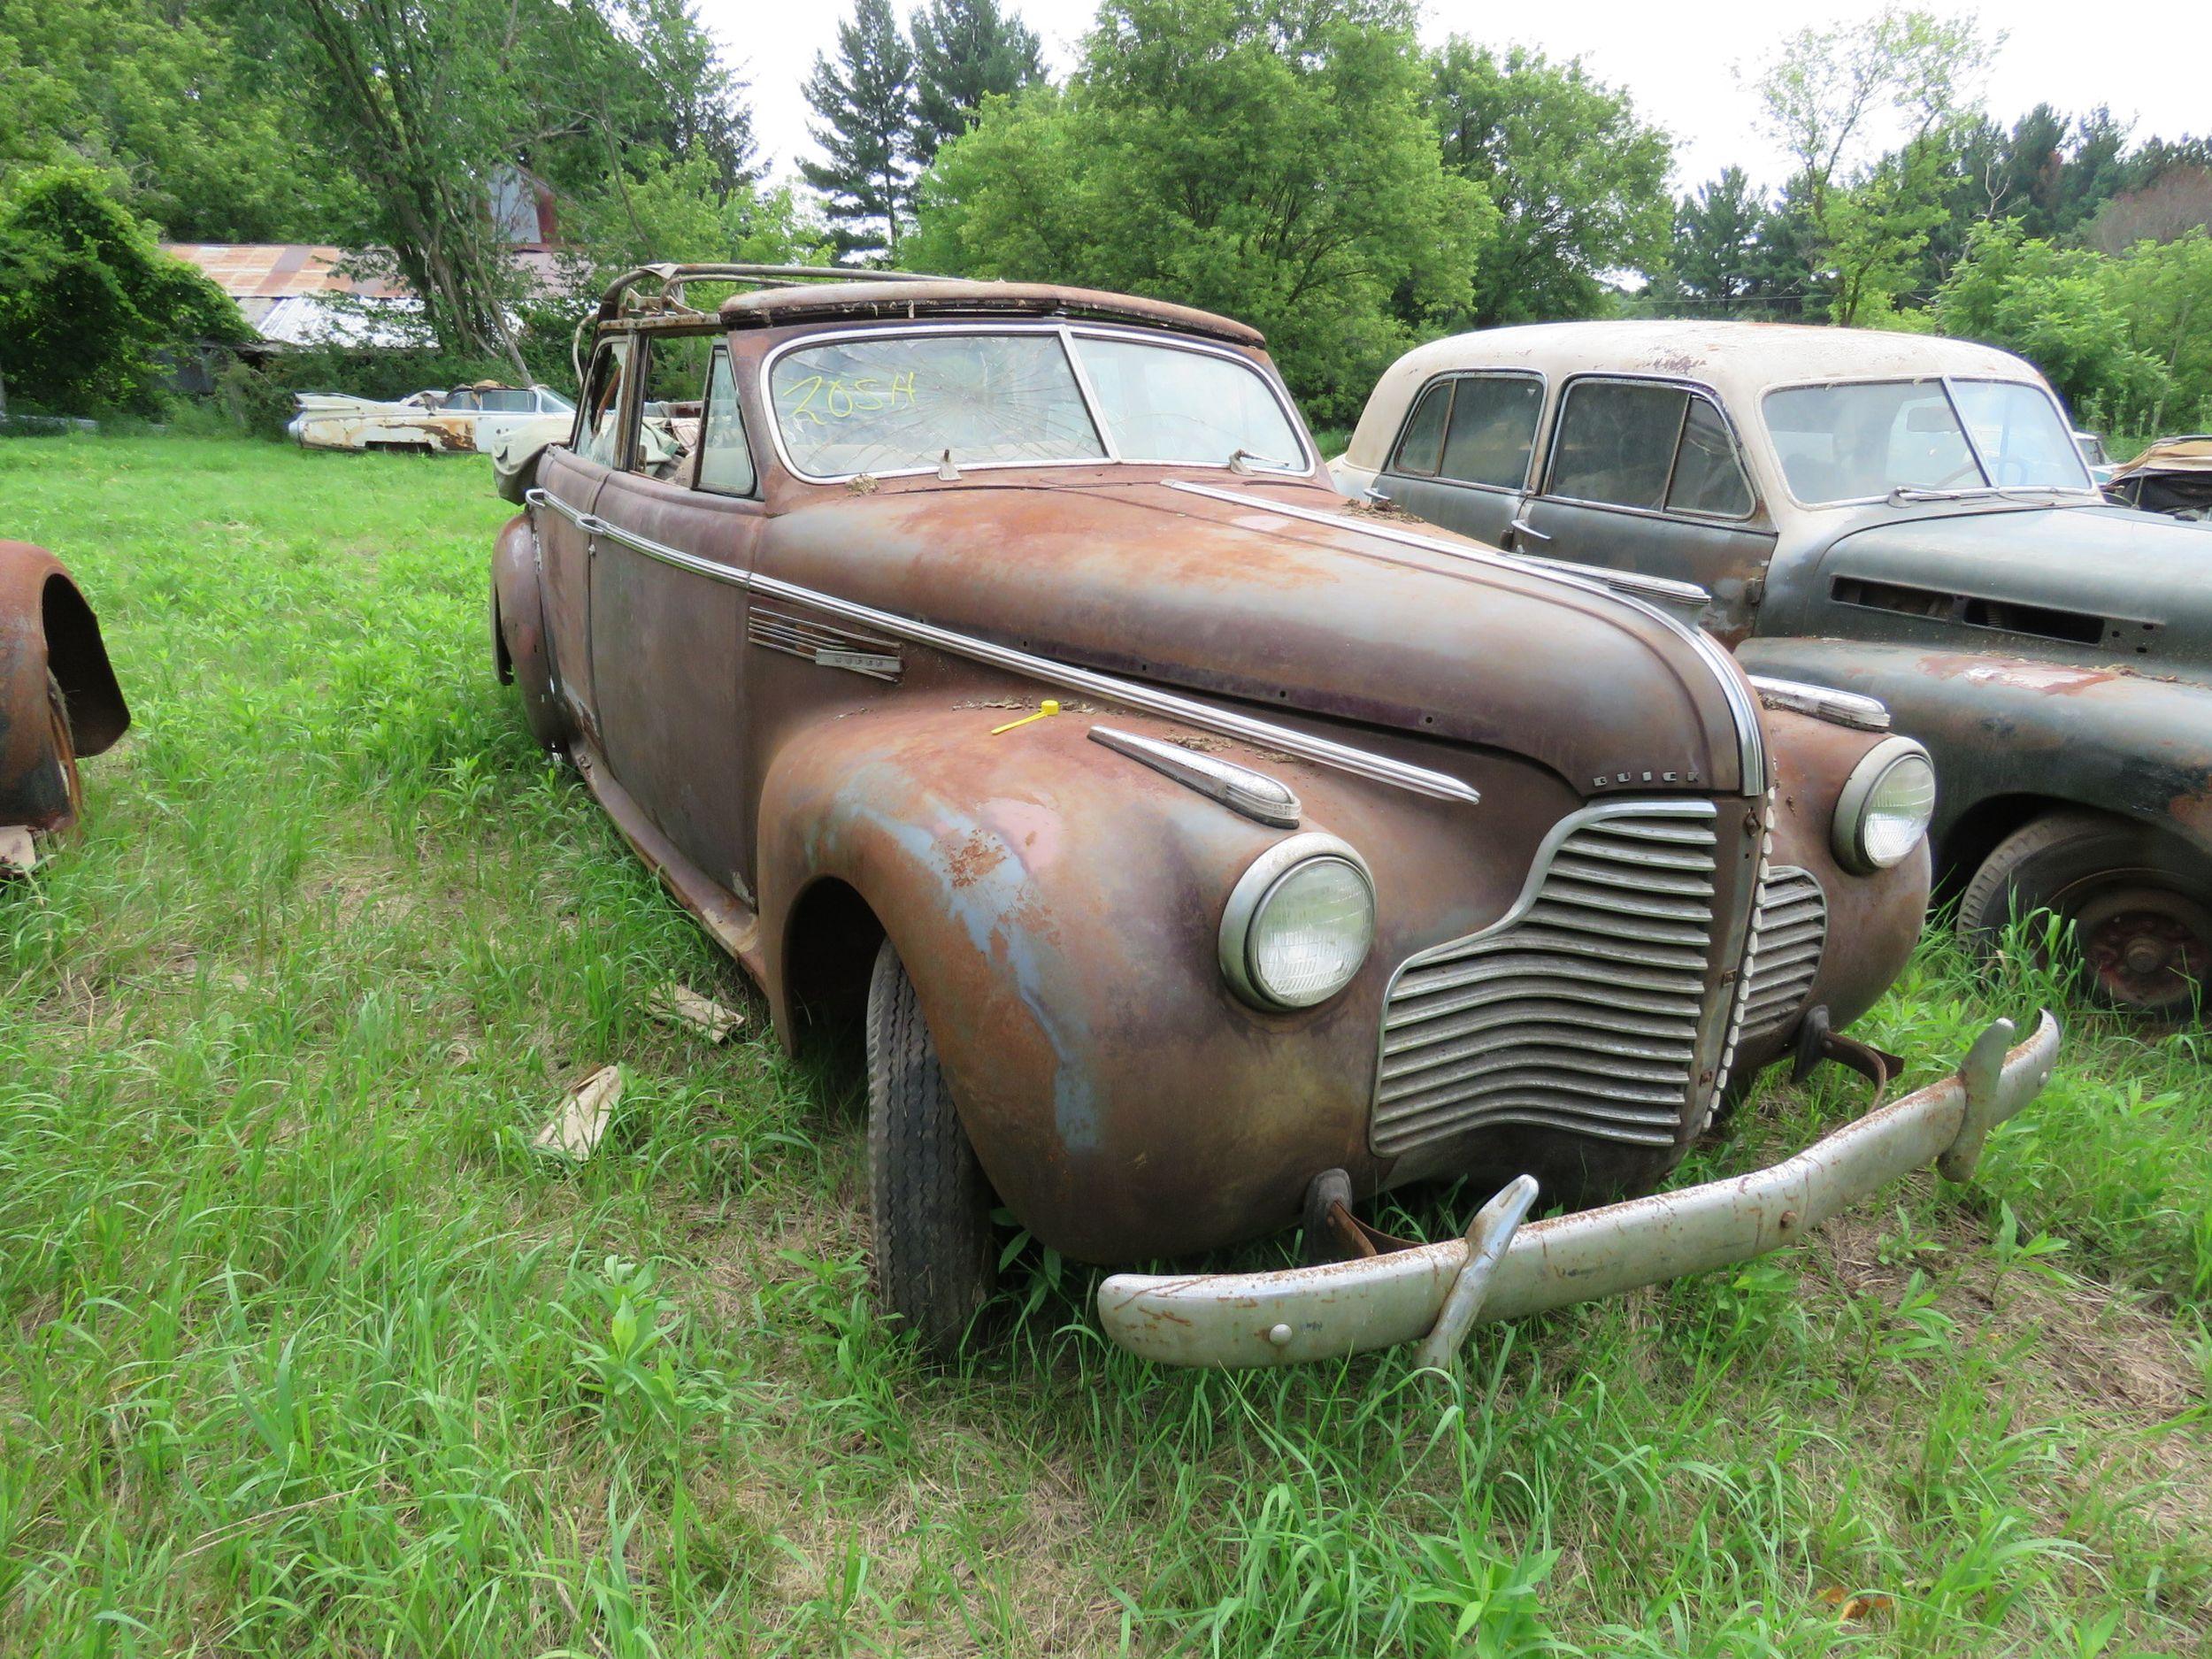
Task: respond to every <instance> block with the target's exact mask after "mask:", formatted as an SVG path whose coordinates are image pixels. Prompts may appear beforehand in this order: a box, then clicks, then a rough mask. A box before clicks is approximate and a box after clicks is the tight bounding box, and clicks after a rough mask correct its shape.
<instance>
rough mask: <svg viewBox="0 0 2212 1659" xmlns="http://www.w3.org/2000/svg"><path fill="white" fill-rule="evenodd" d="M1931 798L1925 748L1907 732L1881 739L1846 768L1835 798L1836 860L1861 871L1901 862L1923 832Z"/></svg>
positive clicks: (1867, 872) (1931, 768) (1930, 815)
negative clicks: (1845, 776) (1841, 784)
mask: <svg viewBox="0 0 2212 1659" xmlns="http://www.w3.org/2000/svg"><path fill="white" fill-rule="evenodd" d="M1935 798H1936V780H1935V767H1934V765H1933V764H1931V762H1930V761H1929V759H1928V751H1927V750H1926V749H1923V748H1921V747H1920V745H1919V744H1917V743H1916V742H1914V741H1912V739H1910V738H1909V737H1890V738H1885V739H1883V740H1882V741H1880V742H1878V743H1877V744H1875V746H1874V747H1873V748H1872V749H1869V750H1867V752H1866V754H1865V755H1864V756H1863V757H1861V759H1860V761H1859V764H1857V765H1856V766H1854V767H1853V768H1852V769H1851V776H1850V777H1849V778H1848V779H1847V780H1845V782H1844V786H1843V794H1842V795H1841V796H1839V798H1838V800H1837V802H1836V823H1835V836H1834V840H1835V849H1836V857H1837V860H1838V861H1839V863H1840V864H1842V865H1843V866H1844V868H1845V869H1847V870H1851V871H1855V872H1857V873H1858V874H1860V875H1863V876H1866V875H1872V874H1873V873H1874V872H1876V871H1877V870H1887V869H1888V868H1890V867H1891V866H1892V865H1893V864H1900V863H1901V862H1903V860H1904V859H1905V858H1906V857H1907V856H1909V854H1910V853H1911V851H1912V849H1914V848H1916V847H1917V846H1918V845H1919V844H1920V838H1921V837H1922V836H1924V835H1925V834H1926V833H1928V820H1929V819H1930V818H1933V817H1934V816H1935Z"/></svg>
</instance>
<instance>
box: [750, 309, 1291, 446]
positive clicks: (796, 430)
mask: <svg viewBox="0 0 2212 1659" xmlns="http://www.w3.org/2000/svg"><path fill="white" fill-rule="evenodd" d="M1075 344H1076V349H1077V350H1078V351H1079V353H1080V355H1081V357H1082V359H1083V366H1084V370H1085V373H1087V374H1088V375H1089V377H1090V380H1091V383H1092V386H1093V387H1094V388H1095V390H1096V392H1097V396H1098V410H1097V415H1096V418H1095V419H1094V416H1093V413H1092V411H1091V409H1090V407H1089V406H1088V405H1087V403H1086V402H1085V400H1084V396H1083V388H1082V387H1081V385H1080V384H1079V382H1078V380H1077V379H1076V375H1075V371H1074V369H1073V367H1072V366H1071V365H1070V363H1069V361H1068V357H1067V352H1066V349H1064V347H1063V345H1062V343H1061V339H1060V336H1059V335H1057V334H902V335H893V336H888V337H880V338H875V339H865V340H852V341H840V342H828V343H825V344H822V345H818V346H810V347H807V348H805V349H802V350H798V351H794V352H791V353H789V354H788V355H787V356H785V357H782V358H781V359H780V360H779V361H778V362H777V364H776V365H775V369H774V372H773V374H772V377H771V380H772V385H771V394H772V403H773V404H774V407H775V413H776V422H777V425H778V426H779V427H780V430H781V432H782V434H783V441H784V445H785V447H786V449H788V450H789V451H790V455H791V459H792V462H793V464H794V465H795V467H796V468H797V469H798V470H799V471H800V472H805V473H808V474H810V475H811V476H813V477H816V478H837V477H843V476H847V475H849V474H853V473H858V472H875V473H881V472H910V471H913V470H916V469H918V468H923V467H931V466H937V465H941V464H942V463H943V462H944V461H946V460H947V459H948V458H949V460H950V461H951V462H952V464H953V465H955V466H980V465H1020V464H1022V463H1025V462H1043V461H1100V460H1106V459H1109V458H1118V459H1122V460H1132V461H1156V462H1171V463H1177V464H1182V463H1190V464H1194V465H1207V466H1225V465H1228V464H1229V463H1230V461H1231V460H1232V459H1233V458H1234V457H1239V456H1241V457H1243V458H1244V460H1245V461H1246V462H1247V463H1248V464H1256V465H1262V466H1267V467H1287V468H1294V469H1295V468H1302V467H1303V465H1305V462H1304V457H1303V456H1302V451H1301V449H1300V445H1299V442H1298V437H1297V434H1296V431H1295V429H1294V427H1293V426H1292V425H1291V422H1290V419H1289V418H1288V417H1287V416H1286V414H1285V413H1284V412H1283V409H1282V406H1281V405H1280V404H1279V403H1278V402H1277V401H1276V399H1275V396H1274V394H1273V393H1272V391H1271V389H1270V388H1269V387H1268V385H1267V382H1266V381H1265V380H1263V379H1262V378H1261V376H1260V375H1258V374H1257V373H1255V372H1253V371H1252V370H1251V369H1248V368H1247V367H1245V366H1244V365H1242V364H1241V363H1239V362H1235V361H1233V360H1232V359H1230V358H1227V357H1212V356H1210V355H1207V354H1204V353H1201V352H1194V351H1185V350H1179V349H1172V348H1167V347H1160V346H1153V345H1148V344H1145V343H1144V342H1139V341H1125V340H1118V339H1116V340H1109V339H1096V338H1089V337H1082V336H1079V337H1078V338H1077V340H1076V342H1075ZM1101 426H1103V427H1104V429H1105V431H1106V432H1107V433H1108V434H1111V438H1112V442H1113V446H1114V455H1113V456H1112V457H1110V456H1109V453H1108V449H1107V446H1106V442H1105V439H1104V438H1103V437H1102V435H1101V430H1100V429H1101Z"/></svg>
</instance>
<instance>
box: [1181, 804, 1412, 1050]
mask: <svg viewBox="0 0 2212 1659" xmlns="http://www.w3.org/2000/svg"><path fill="white" fill-rule="evenodd" d="M1324 861H1334V862H1336V863H1339V864H1346V865H1348V866H1349V867H1350V868H1351V869H1352V870H1353V871H1355V872H1357V874H1358V876H1359V879H1360V881H1361V883H1362V884H1363V886H1364V887H1365V888H1366V891H1367V938H1366V941H1365V942H1364V943H1363V945H1362V946H1361V948H1360V950H1359V952H1358V955H1357V956H1356V957H1355V959H1354V960H1353V962H1352V965H1351V967H1350V969H1349V970H1348V972H1346V973H1345V974H1344V975H1343V977H1342V978H1341V979H1339V980H1338V981H1337V983H1335V984H1334V985H1333V986H1331V987H1329V988H1328V989H1327V990H1326V991H1325V992H1322V993H1321V994H1319V995H1314V996H1310V997H1302V998H1288V997H1285V996H1283V995H1279V993H1277V992H1275V991H1273V990H1271V989H1270V988H1269V987H1268V986H1267V985H1266V983H1265V980H1264V976H1263V973H1262V972H1261V971H1260V969H1259V965H1258V964H1257V962H1256V958H1255V954H1254V949H1253V942H1254V930H1255V926H1256V924H1257V923H1258V922H1259V920H1260V918H1262V916H1263V914H1264V912H1265V910H1266V908H1267V903H1268V901H1269V899H1270V898H1271V896H1273V895H1274V894H1275V893H1276V892H1277V891H1278V890H1279V888H1280V887H1282V885H1283V883H1284V882H1285V881H1286V880H1288V879H1290V878H1291V877H1292V876H1294V874H1296V872H1298V871H1300V870H1301V869H1303V868H1304V867H1305V866H1307V865H1309V864H1316V863H1320V862H1324ZM1374 948H1375V877H1374V873H1373V872H1371V871H1370V870H1369V869H1368V867H1367V861H1366V860H1365V859H1364V858H1362V857H1361V856H1359V854H1358V853H1357V852H1356V851H1355V850H1354V849H1352V847H1351V845H1350V844H1349V843H1348V842H1346V841H1341V840H1340V839H1339V838H1338V837H1336V836H1334V835H1330V834H1327V833H1323V832H1322V831H1319V830H1309V831H1307V832H1306V833H1303V834H1300V835H1287V836H1285V837H1284V838H1283V839H1282V840H1281V841H1277V842H1276V843H1275V844H1274V845H1272V846H1271V847H1270V848H1268V849H1266V850H1265V851H1264V852H1263V853H1261V854H1260V856H1258V857H1256V858H1255V859H1254V860H1253V861H1252V862H1251V863H1250V864H1247V865H1246V866H1245V869H1244V873H1243V874H1242V875H1240V876H1239V877H1238V878H1237V881H1236V885H1235V886H1234V887H1232V888H1231V889H1230V890H1229V902H1228V903H1227V904H1226V905H1225V906H1224V907H1223V910H1222V912H1221V929H1220V933H1219V950H1220V956H1221V972H1222V975H1223V977H1224V978H1225V979H1227V980H1228V981H1229V986H1230V988H1231V989H1232V990H1233V991H1234V992H1235V993H1236V994H1237V995H1238V996H1239V997H1240V998H1241V999H1242V1000H1243V1001H1244V1002H1248V1003H1250V1004H1251V1005H1252V1006H1253V1007H1254V1008H1256V1009H1259V1010H1262V1011H1263V1012H1264V1013H1271V1014H1281V1013H1296V1012H1298V1011H1300V1010H1303V1009H1308V1008H1318V1007H1319V1006H1320V1005H1321V1004H1322V1003H1324V1002H1328V1001H1329V1000H1330V999H1331V998H1333V997H1335V996H1338V995H1341V994H1342V992H1343V990H1344V988H1345V987H1347V986H1348V985H1349V984H1350V983H1351V982H1352V981H1353V980H1354V979H1357V978H1358V977H1359V972H1360V970H1361V969H1362V968H1363V967H1364V966H1365V965H1366V962H1367V958H1368V956H1370V955H1371V953H1372V952H1373V950H1374Z"/></svg>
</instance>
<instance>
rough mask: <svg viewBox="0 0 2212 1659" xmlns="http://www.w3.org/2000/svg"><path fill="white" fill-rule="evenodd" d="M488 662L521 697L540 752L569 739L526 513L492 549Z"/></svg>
mask: <svg viewBox="0 0 2212 1659" xmlns="http://www.w3.org/2000/svg"><path fill="white" fill-rule="evenodd" d="M491 601H492V603H491V625H492V662H493V665H494V668H495V672H497V674H498V676H499V679H500V681H501V683H502V684H507V683H510V682H511V683H512V684H513V685H514V686H515V687H517V689H518V690H519V691H520V693H521V694H522V716H523V719H524V721H525V722H526V724H527V725H528V726H529V727H530V735H531V736H532V737H533V738H534V739H535V740H536V741H537V744H538V747H539V748H541V749H555V748H557V747H559V746H560V745H561V744H562V743H563V742H564V741H566V739H567V737H568V727H567V723H566V721H565V719H564V718H562V714H561V706H560V700H559V696H558V695H557V694H558V682H557V680H556V679H555V678H554V668H553V653H552V644H551V641H550V640H549V637H548V635H547V633H546V626H545V603H544V592H543V581H542V576H541V570H540V565H539V550H538V536H537V531H536V530H535V529H534V527H533V526H532V525H531V522H530V515H529V514H528V513H517V514H516V515H515V516H514V517H513V518H510V519H509V520H508V521H507V522H506V524H505V526H503V527H502V529H501V530H500V533H499V539H498V541H496V542H495V543H494V544H493V548H492V584H491Z"/></svg>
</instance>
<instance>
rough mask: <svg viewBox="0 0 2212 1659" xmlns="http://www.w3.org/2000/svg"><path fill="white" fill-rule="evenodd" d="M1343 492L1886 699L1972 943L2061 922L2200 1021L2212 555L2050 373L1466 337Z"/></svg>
mask: <svg viewBox="0 0 2212 1659" xmlns="http://www.w3.org/2000/svg"><path fill="white" fill-rule="evenodd" d="M1335 477H1336V479H1337V481H1338V483H1339V485H1340V487H1341V488H1343V489H1345V490H1346V491H1347V492H1348V493H1350V494H1352V495H1357V496H1361V497H1363V498H1374V499H1379V500H1381V501H1385V502H1388V503H1394V504H1396V505H1397V506H1399V507H1402V508H1404V509H1405V510H1407V511H1409V512H1410V513H1413V514H1415V515H1417V516H1418V517H1420V518H1425V519H1428V520H1430V521H1432V523H1435V524H1438V525H1441V526H1448V527H1449V528H1451V529H1454V530H1458V531H1461V532H1463V533H1464V534H1469V535H1472V536H1474V537H1477V538H1478V539H1479V540H1481V541H1486V542H1488V543H1490V544H1491V545H1493V546H1494V547H1498V548H1501V549H1506V550H1508V551H1510V552H1511V553H1513V554H1515V555H1517V556H1520V557H1527V558H1531V559H1533V560H1535V561H1537V562H1538V563H1540V564H1544V563H1549V564H1553V565H1555V564H1557V563H1558V562H1562V561H1563V562H1565V563H1567V564H1568V565H1571V566H1573V567H1575V568H1581V569H1588V568H1591V567H1599V568H1604V569H1611V570H1616V571H1624V572H1643V573H1646V574H1648V575H1651V576H1656V577H1664V578H1667V579H1670V580H1680V581H1687V582H1692V583H1694V584H1696V585H1697V586H1698V587H1700V588H1702V589H1704V590H1705V600H1704V606H1703V611H1702V617H1703V621H1704V623H1705V626H1707V627H1708V628H1709V630H1711V632H1712V633H1714V634H1716V635H1717V636H1718V637H1719V638H1720V639H1722V640H1723V641H1725V642H1727V643H1728V644H1729V645H1730V646H1732V647H1733V648H1734V649H1735V650H1736V653H1737V655H1738V657H1740V659H1741V660H1742V662H1743V664H1744V665H1745V666H1746V667H1747V668H1748V669H1750V670H1752V671H1753V672H1755V673H1758V674H1766V675H1775V676H1779V677H1783V678H1786V679H1792V680H1802V681H1809V682H1813V683H1816V684H1818V685H1824V686H1831V687H1843V688H1847V689H1849V690H1852V691H1855V692H1861V693H1864V694H1866V695H1871V696H1875V697H1878V698H1879V699H1880V700H1881V701H1882V702H1884V703H1886V704H1887V705H1888V707H1889V708H1890V709H1891V710H1892V711H1893V713H1894V715H1895V718H1896V720H1897V724H1898V727H1899V729H1900V730H1901V731H1905V732H1908V733H1911V734H1912V735H1914V736H1916V737H1917V738H1919V739H1920V740H1921V741H1924V743H1926V744H1927V745H1928V748H1929V749H1930V751H1931V752H1932V754H1933V756H1934V757H1935V762H1936V769H1937V774H1938V780H1939V785H1938V794H1937V804H1936V814H1935V819H1934V825H1933V834H1934V837H1935V846H1936V851H1937V857H1938V862H1939V865H1940V866H1941V867H1942V868H1943V869H1944V870H1946V871H1947V872H1949V873H1950V874H1952V875H1953V876H1955V879H1956V886H1957V889H1958V891H1959V894H1960V905H1959V921H1960V926H1962V928H1963V929H1965V930H1966V932H1967V933H1969V934H1970V936H1972V937H1974V938H1976V939H1978V940H1980V941H1991V940H1993V939H1994V937H1995V936H1996V935H1997V933H1999V931H2000V930H2001V929H2002V928H2003V927H2004V926H2005V925H2006V923H2007V922H2008V919H2009V918H2011V917H2013V916H2014V915H2016V914H2020V915H2024V914H2026V913H2028V912H2030V911H2033V910H2039V909H2047V910H2052V911H2055V913H2057V914H2058V915H2060V916H2062V917H2063V918H2066V919H2067V920H2068V921H2070V922H2071V923H2072V924H2073V926H2074V928H2075V931H2076V934H2077V936H2078V941H2079V943H2080V946H2081V948H2082V951H2083V953H2084V955H2085V958H2086V962H2087V976H2088V979H2087V984H2088V988H2089V989H2090V990H2091V992H2092V993H2093V995H2097V996H2099V997H2101V998H2102V999H2104V1000H2106V1001H2108V1002H2113V1003H2116V1004H2119V1005H2123V1006H2126V1007H2131V1008H2134V1009H2139V1010H2146V1011H2147V1012H2150V1013H2153V1014H2156V1015H2159V1016H2172V1015H2178V1014H2184V1013H2186V1012H2187V1011H2189V1010H2190V1009H2191V1008H2192V1007H2193V1004H2194V1003H2195V1001H2196V997H2197V987H2199V986H2200V985H2201V984H2202V983H2203V982H2204V980H2205V979H2206V977H2207V974H2208V972H2212V583H2208V581H2207V580H2206V569H2207V566H2206V563H2205V556H2206V549H2205V544H2204V541H2203V539H2202V535H2201V533H2200V532H2197V531H2195V530H2193V529H2191V528H2189V527H2187V526H2182V525H2178V524H2176V523H2175V522H2174V521H2173V520H2171V519H2170V518H2160V517H2158V516H2156V515H2154V514H2150V513H2143V512H2137V511H2130V510H2127V509H2124V508H2120V507H2116V506H2113V505H2111V504H2109V503H2108V502H2107V501H2106V500H2105V498H2104V497H2103V496H2102V495H2100V494H2099V493H2098V491H2097V489H2096V487H2095V486H2094V484H2093V481H2092V480H2091V479H2090V477H2089V474H2088V472H2087V471H2086V470H2085V466H2084V465H2083V461H2082V457H2081V454H2080V452H2079V450H2078V449H2077V448H2076V447H2075V444H2074V442H2073V434H2072V429H2071V427H2070V424H2069V423H2068V421H2067V419H2066V418H2065V416H2064V414H2063V412H2062V410H2061V409H2060V407H2059V404H2058V401H2057V399H2056V398H2055V396H2053V395H2052V392H2051V390H2050V388H2049V387H2048V386H2047V385H2046V384H2045V382H2044V380H2043V378H2042V377H2041V376H2040V375H2039V374H2038V373H2036V371H2035V370H2034V369H2033V368H2032V366H2031V365H2028V364H2027V363H2025V362H2024V361H2022V360H2021V359H2020V358H2018V357H2013V356H2011V355H2009V354H2008V353H2006V352H2002V351H1998V350H1995V349H1992V348H1989V347H1986V346H1980V345H1975V344H1971V343H1970V342H1965V341H1957V340H1941V339H1933V338H1930V337H1928V336H1924V335H1918V334H1888V333H1875V332H1870V331H1861V330H1853V329H1842V328H1809V327H1793V326H1778V325H1771V324H1758V323H1717V324H1710V323H1675V322H1649V323H1646V322H1619V323H1607V322H1596V323H1563V324H1552V325H1541V326H1530V327H1518V328H1501V329H1494V330H1489V331H1486V332H1482V333H1477V334H1462V335H1459V336H1456V337H1455V338H1453V339H1449V340H1441V341H1438V342H1434V343H1432V344H1430V345H1426V346H1423V347H1421V348H1419V349H1417V350H1414V351H1411V352H1409V353H1408V354H1407V355H1406V356H1405V357H1402V358H1400V359H1399V360H1398V362H1397V363H1396V364H1394V365H1392V367H1391V368H1390V369H1389V370H1388V371H1387V372H1386V373H1385V374H1384V376H1383V378H1382V380H1381V381H1380V383H1379V385H1378V386H1377V387H1376V388H1375V391H1374V393H1373V395H1372V396H1371V397H1370V398H1369V400H1368V403H1367V407H1366V409H1365V411H1364V412H1363V414H1362V416H1361V419H1360V423H1359V426H1358V428H1357V430H1356V432H1355V433H1354V434H1353V437H1352V442H1351V445H1350V448H1349V449H1348V451H1347V452H1346V454H1345V455H1344V457H1342V459H1341V460H1340V461H1339V462H1338V463H1337V465H1336V467H1335Z"/></svg>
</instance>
